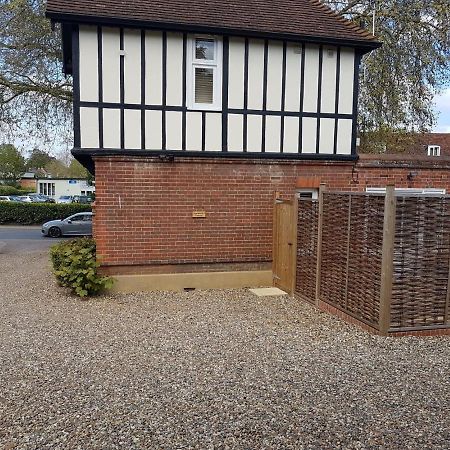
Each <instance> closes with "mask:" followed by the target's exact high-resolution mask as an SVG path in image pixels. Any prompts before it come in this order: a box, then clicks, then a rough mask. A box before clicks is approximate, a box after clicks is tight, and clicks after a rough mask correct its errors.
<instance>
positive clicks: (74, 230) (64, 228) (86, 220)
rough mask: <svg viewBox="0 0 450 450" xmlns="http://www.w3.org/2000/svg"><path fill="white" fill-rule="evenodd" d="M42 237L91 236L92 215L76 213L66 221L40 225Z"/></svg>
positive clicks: (89, 213)
mask: <svg viewBox="0 0 450 450" xmlns="http://www.w3.org/2000/svg"><path fill="white" fill-rule="evenodd" d="M42 235H43V236H49V237H53V238H58V237H61V236H92V213H91V212H85V213H77V214H74V215H72V216H70V217H67V218H66V219H61V220H51V221H50V222H46V223H44V225H42Z"/></svg>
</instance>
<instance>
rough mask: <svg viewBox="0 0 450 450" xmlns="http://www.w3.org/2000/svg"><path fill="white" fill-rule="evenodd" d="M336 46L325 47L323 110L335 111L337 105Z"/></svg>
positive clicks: (327, 111)
mask: <svg viewBox="0 0 450 450" xmlns="http://www.w3.org/2000/svg"><path fill="white" fill-rule="evenodd" d="M336 61H337V50H336V47H324V49H323V59H322V92H321V107H320V110H321V112H324V113H334V110H335V106H336Z"/></svg>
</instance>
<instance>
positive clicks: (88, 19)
mask: <svg viewBox="0 0 450 450" xmlns="http://www.w3.org/2000/svg"><path fill="white" fill-rule="evenodd" d="M46 16H47V17H48V18H49V19H51V20H52V21H54V22H58V23H62V24H64V23H72V24H80V25H81V24H84V25H103V26H121V27H126V28H148V29H154V30H163V31H185V32H192V33H208V34H220V35H224V36H245V37H254V38H262V39H278V40H287V41H298V42H310V43H316V44H317V43H318V44H328V45H345V46H349V47H355V48H358V49H360V50H361V53H368V52H370V51H372V50H374V49H377V48H379V47H381V45H382V43H381V42H379V41H377V40H375V39H364V38H361V39H348V38H342V39H341V38H335V37H322V36H312V35H306V34H305V35H302V34H292V33H279V32H273V33H270V32H261V31H252V30H243V29H231V28H220V27H210V26H205V25H196V24H192V25H191V24H189V25H188V24H180V23H164V22H150V21H141V20H131V19H123V18H113V17H102V16H84V15H76V14H65V13H58V12H51V11H50V12H49V11H47V13H46Z"/></svg>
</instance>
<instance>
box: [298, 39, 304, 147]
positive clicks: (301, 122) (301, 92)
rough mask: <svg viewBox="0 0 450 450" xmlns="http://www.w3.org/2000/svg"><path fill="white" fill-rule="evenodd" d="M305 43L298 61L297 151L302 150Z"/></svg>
mask: <svg viewBox="0 0 450 450" xmlns="http://www.w3.org/2000/svg"><path fill="white" fill-rule="evenodd" d="M305 53H306V52H305V44H302V58H301V61H300V64H301V66H300V115H299V117H300V118H299V124H298V153H302V150H303V120H302V118H303V117H304V116H303V114H304V113H303V106H304V101H305Z"/></svg>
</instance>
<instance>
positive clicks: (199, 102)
mask: <svg viewBox="0 0 450 450" xmlns="http://www.w3.org/2000/svg"><path fill="white" fill-rule="evenodd" d="M187 53H188V55H187V56H188V60H187V99H186V100H187V106H188V108H189V109H206V110H213V111H219V110H221V109H222V40H221V39H219V38H217V37H215V36H208V35H196V36H191V37H190V38H189V41H188V48H187Z"/></svg>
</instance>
